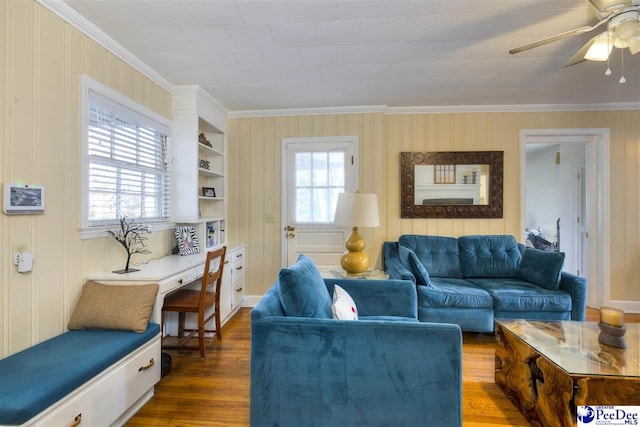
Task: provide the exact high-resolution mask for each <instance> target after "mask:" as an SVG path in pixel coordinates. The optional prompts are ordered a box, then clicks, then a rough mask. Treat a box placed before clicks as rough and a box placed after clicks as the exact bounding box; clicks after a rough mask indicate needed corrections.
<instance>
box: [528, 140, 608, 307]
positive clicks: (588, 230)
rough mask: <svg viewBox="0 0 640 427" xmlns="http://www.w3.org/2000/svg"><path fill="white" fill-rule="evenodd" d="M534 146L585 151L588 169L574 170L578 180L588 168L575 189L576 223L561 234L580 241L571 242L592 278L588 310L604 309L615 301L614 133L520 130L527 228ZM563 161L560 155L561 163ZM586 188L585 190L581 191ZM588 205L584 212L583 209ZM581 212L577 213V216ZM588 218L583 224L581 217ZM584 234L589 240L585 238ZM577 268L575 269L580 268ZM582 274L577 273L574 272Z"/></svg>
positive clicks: (577, 166)
mask: <svg viewBox="0 0 640 427" xmlns="http://www.w3.org/2000/svg"><path fill="white" fill-rule="evenodd" d="M528 144H555V145H558V146H559V148H560V152H562V151H563V149H564V148H567V149H568V148H569V147H571V146H570V145H569V144H573V146H574V147H576V146H584V153H585V161H584V165H581V164H580V162H575V164H574V165H573V167H572V168H568V170H569V171H570V174H571V175H572V177H573V176H576V175H574V174H575V173H576V171H578V170H580V168H581V167H584V170H583V175H582V177H581V178H582V181H580V180H579V179H574V181H573V182H574V184H573V187H571V190H569V191H570V192H571V197H573V198H574V199H575V202H574V203H565V204H564V205H566V206H565V207H564V208H565V209H569V208H566V207H567V206H569V205H570V206H571V207H570V209H569V211H570V213H569V214H567V215H569V216H568V218H573V217H574V215H575V218H574V219H573V220H571V221H569V222H570V223H569V224H563V225H562V226H561V230H564V229H565V228H567V229H568V230H571V229H573V231H572V232H571V234H572V235H573V236H578V237H577V238H575V239H571V240H570V241H569V243H571V244H570V245H565V247H567V246H569V249H570V250H571V253H572V254H573V255H572V258H573V259H574V261H575V263H576V265H581V267H579V268H580V269H581V271H580V275H581V276H583V277H586V278H587V283H588V290H587V305H588V306H591V307H600V306H602V305H603V304H604V303H605V302H608V301H609V299H610V296H609V295H610V284H609V277H610V274H609V237H608V230H609V129H523V130H521V131H520V164H521V166H522V167H521V180H520V183H521V192H520V194H521V216H522V217H521V225H522V230H524V229H525V226H526V225H525V224H527V222H526V212H527V207H526V197H527V196H526V195H527V188H526V169H527V163H526V147H527V145H528ZM576 144H577V145H576ZM561 158H562V156H560V162H562V160H561ZM581 186H584V189H583V188H582V187H581ZM581 198H582V201H584V212H582V213H580V210H581V208H580V207H579V206H578V205H579V203H581V200H580V199H581ZM573 210H575V213H574V212H573ZM580 215H582V219H581V220H580V221H581V222H578V220H577V218H578V217H579V216H580ZM580 234H582V236H583V238H584V239H583V240H580V238H579V236H580ZM565 240H566V238H565V233H562V232H561V233H560V246H561V247H562V246H563V243H562V242H564V241H565ZM574 268H575V267H572V269H574ZM576 272H578V270H574V271H573V273H576Z"/></svg>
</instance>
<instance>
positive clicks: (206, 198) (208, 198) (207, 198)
mask: <svg viewBox="0 0 640 427" xmlns="http://www.w3.org/2000/svg"><path fill="white" fill-rule="evenodd" d="M198 199H200V200H210V201H212V202H215V201H220V202H223V201H224V197H206V196H199V197H198Z"/></svg>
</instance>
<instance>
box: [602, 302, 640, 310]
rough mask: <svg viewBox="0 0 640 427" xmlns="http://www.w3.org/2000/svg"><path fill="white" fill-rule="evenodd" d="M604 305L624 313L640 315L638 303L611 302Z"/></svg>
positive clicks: (639, 304)
mask: <svg viewBox="0 0 640 427" xmlns="http://www.w3.org/2000/svg"><path fill="white" fill-rule="evenodd" d="M606 305H608V306H609V307H615V308H619V309H620V310H623V311H624V312H625V313H640V301H623V300H611V301H609V302H608V303H607V304H606Z"/></svg>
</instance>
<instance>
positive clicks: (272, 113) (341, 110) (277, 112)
mask: <svg viewBox="0 0 640 427" xmlns="http://www.w3.org/2000/svg"><path fill="white" fill-rule="evenodd" d="M386 108H387V106H386V105H354V106H347V107H318V108H282V109H272V110H238V111H229V118H230V119H237V118H248V117H279V116H311V115H327V114H358V113H384V111H385V110H386Z"/></svg>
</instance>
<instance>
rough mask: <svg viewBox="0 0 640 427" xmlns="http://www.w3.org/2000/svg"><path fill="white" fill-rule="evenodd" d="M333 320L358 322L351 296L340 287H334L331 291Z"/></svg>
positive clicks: (356, 311)
mask: <svg viewBox="0 0 640 427" xmlns="http://www.w3.org/2000/svg"><path fill="white" fill-rule="evenodd" d="M331 311H332V313H333V318H334V319H340V320H358V309H357V308H356V303H355V302H353V299H352V298H351V295H349V294H348V293H347V291H345V290H344V289H342V288H341V287H340V286H338V285H335V286H334V289H333V305H332V306H331Z"/></svg>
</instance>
